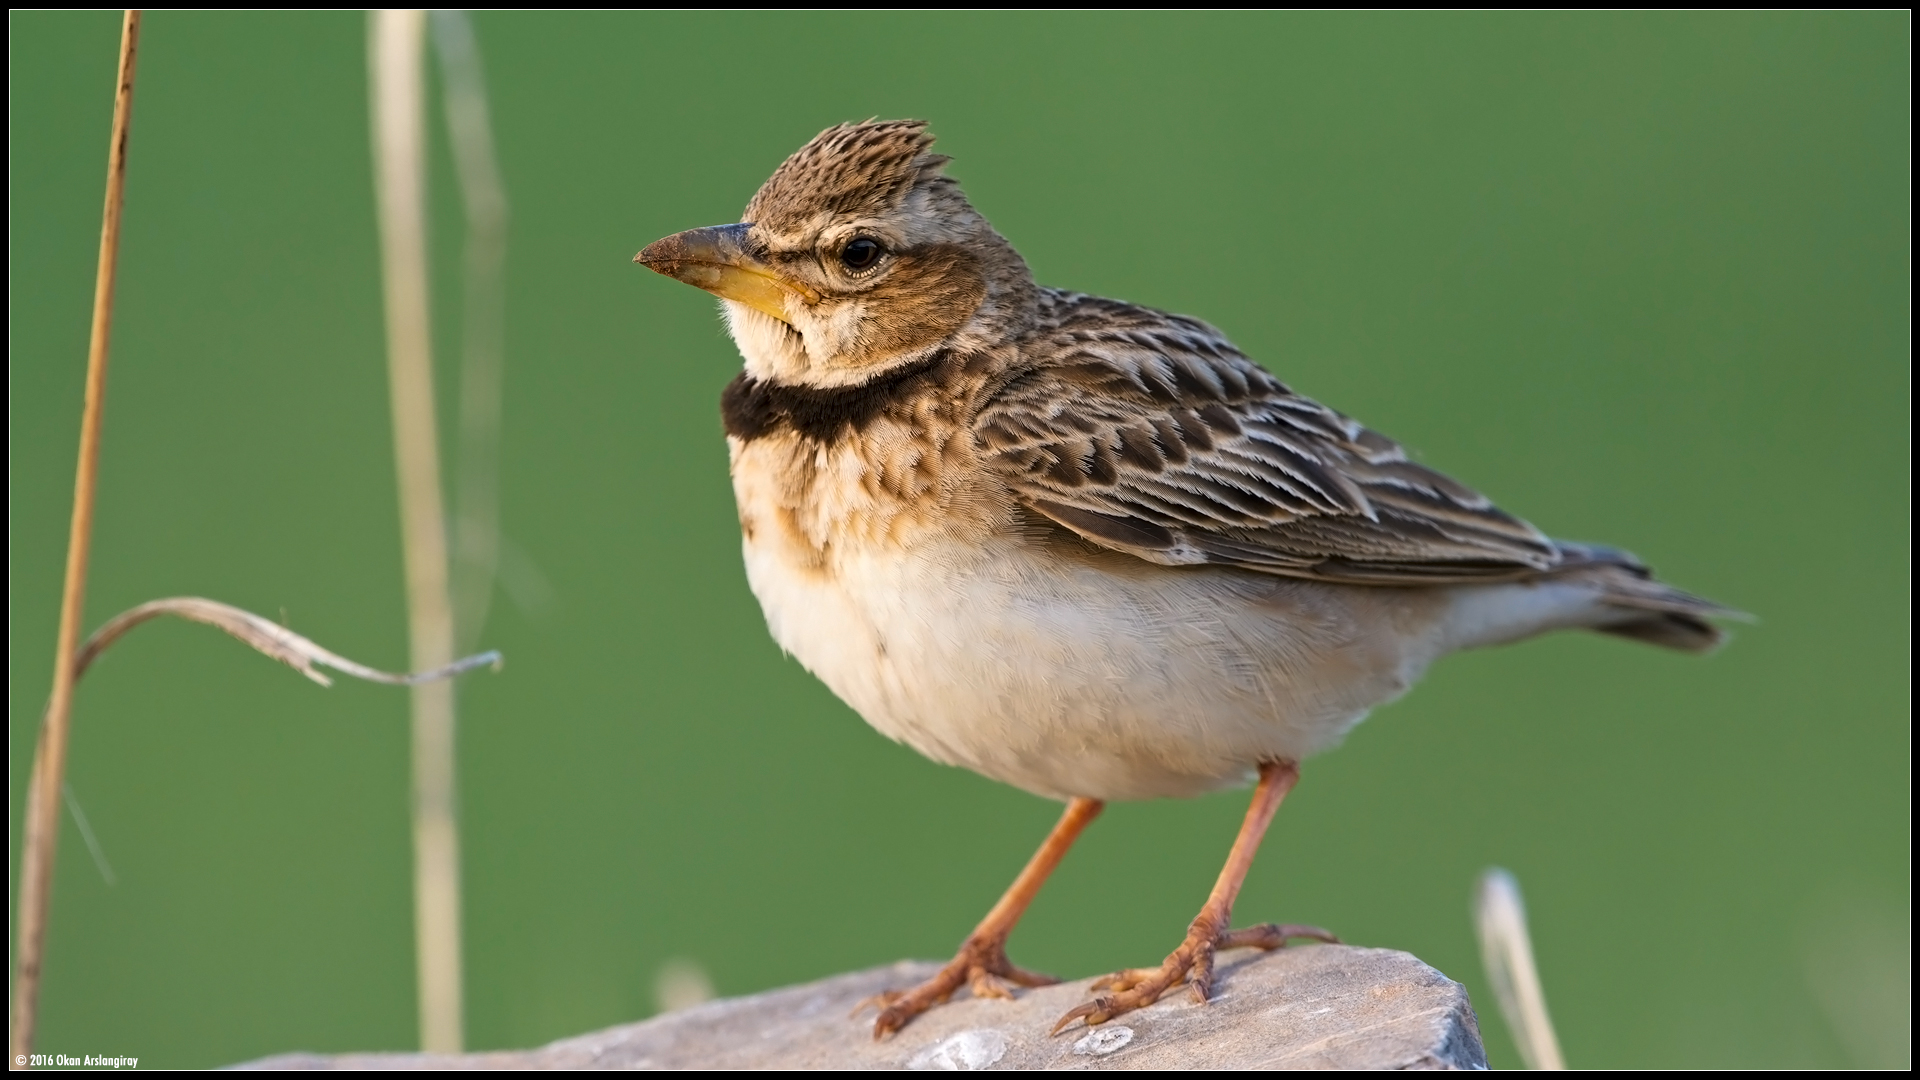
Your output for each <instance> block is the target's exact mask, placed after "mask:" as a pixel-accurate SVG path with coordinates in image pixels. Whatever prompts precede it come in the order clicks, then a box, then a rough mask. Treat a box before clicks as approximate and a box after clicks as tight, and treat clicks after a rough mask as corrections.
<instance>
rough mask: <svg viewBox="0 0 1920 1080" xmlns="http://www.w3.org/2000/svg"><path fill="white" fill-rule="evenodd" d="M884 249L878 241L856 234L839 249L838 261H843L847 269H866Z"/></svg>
mask: <svg viewBox="0 0 1920 1080" xmlns="http://www.w3.org/2000/svg"><path fill="white" fill-rule="evenodd" d="M884 250H885V249H883V248H882V247H881V246H880V243H879V241H877V240H873V239H871V238H869V237H865V236H856V237H854V238H853V239H851V240H849V241H847V246H846V247H843V248H841V249H840V261H841V262H843V263H845V264H846V267H847V269H849V270H856V271H857V270H866V269H870V268H871V267H872V266H873V264H874V263H877V262H879V261H880V256H881V254H882V253H883V252H884Z"/></svg>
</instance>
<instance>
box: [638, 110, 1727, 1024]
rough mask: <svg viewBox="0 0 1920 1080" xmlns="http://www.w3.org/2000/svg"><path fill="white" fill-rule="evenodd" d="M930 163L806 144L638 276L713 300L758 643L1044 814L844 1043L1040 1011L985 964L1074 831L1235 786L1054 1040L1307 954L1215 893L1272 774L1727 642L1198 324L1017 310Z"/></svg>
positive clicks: (1623, 565)
mask: <svg viewBox="0 0 1920 1080" xmlns="http://www.w3.org/2000/svg"><path fill="white" fill-rule="evenodd" d="M932 143H933V138H932V136H931V135H929V134H928V133H927V130H926V124H925V123H923V122H920V121H887V122H868V123H863V124H844V125H841V126H838V127H833V128H829V129H827V130H826V131H824V132H821V133H820V135H819V136H817V137H816V138H815V139H814V140H813V141H812V142H809V143H808V144H807V145H806V146H803V147H801V148H800V150H799V151H798V152H796V153H795V154H794V155H793V156H792V157H790V158H788V159H787V160H786V162H785V163H784V164H782V165H781V166H780V168H779V169H777V170H775V172H774V174H773V176H772V177H771V178H770V179H768V180H767V182H766V184H765V185H763V186H762V187H761V188H760V191H759V193H758V194H756V195H754V197H753V201H752V202H750V203H749V204H748V205H747V210H746V214H745V215H744V218H743V220H742V221H741V222H739V223H738V224H733V225H716V226H712V227H709V228H702V229H693V230H690V231H688V232H683V233H678V234H676V235H673V236H669V237H666V238H665V239H662V240H657V241H655V242H653V243H652V244H649V245H648V246H647V247H646V249H645V250H643V251H642V252H640V254H639V255H637V256H635V261H637V262H640V263H643V264H644V265H646V266H647V267H648V268H649V269H652V270H655V271H658V272H659V273H662V274H665V275H668V276H669V277H674V278H677V279H679V280H681V281H684V282H687V283H688V284H690V285H696V286H698V287H700V288H702V289H705V290H707V291H708V292H711V293H713V294H715V295H717V296H719V297H720V298H721V301H722V302H721V308H722V310H723V311H724V313H725V315H726V318H727V323H728V326H729V328H730V330H731V331H732V334H733V339H734V341H735V343H736V344H737V345H738V346H739V348H740V353H741V355H742V357H744V358H745V361H746V365H745V371H744V372H743V373H742V374H741V375H740V376H739V377H738V378H736V379H735V380H734V381H733V382H732V383H731V384H730V385H728V387H727V388H726V391H725V393H724V394H723V395H722V397H721V414H722V418H723V419H724V421H725V425H726V432H727V447H728V451H729V453H730V455H731V460H732V473H733V487H734V496H735V498H736V500H737V501H738V504H739V511H740V531H741V534H742V536H743V546H744V550H745V555H746V566H747V578H748V581H749V582H750V583H751V585H752V587H753V592H754V595H755V596H757V597H758V598H759V600H760V605H761V608H762V610H763V611H764V612H765V613H766V618H767V625H768V628H769V629H770V630H771V631H772V632H773V636H774V639H775V640H776V641H778V642H779V643H780V645H781V646H782V647H783V648H784V649H786V650H787V651H788V652H789V653H791V654H793V655H794V656H795V657H797V658H798V659H799V660H800V662H801V663H802V664H804V665H806V667H807V669H808V670H809V671H811V672H813V673H814V674H815V675H817V676H818V677H819V678H820V679H822V680H823V681H825V682H826V684H827V685H828V686H829V687H831V688H832V689H833V691H834V693H836V694H838V695H839V696H840V698H841V699H842V700H844V701H845V702H847V704H849V705H851V706H852V707H853V708H854V709H855V710H856V711H858V712H859V713H860V715H861V716H863V717H864V718H866V720H867V722H868V723H870V724H872V725H873V726H874V727H875V728H877V729H879V730H880V732H881V733H883V734H885V735H887V736H889V737H890V738H893V739H897V740H899V741H901V742H904V743H906V744H907V745H909V746H911V747H913V748H914V749H916V750H918V751H920V752H921V753H923V754H925V755H926V756H928V757H930V758H932V759H933V760H935V761H939V762H944V763H946V764H950V765H961V766H965V767H966V768H969V769H972V770H974V771H976V772H979V773H981V774H983V775H986V776H989V777H992V778H994V779H996V780H1001V781H1004V782H1006V783H1009V784H1012V785H1014V786H1016V787H1019V788H1022V789H1024V790H1026V791H1030V792H1033V793H1034V794H1037V795H1042V796H1046V797H1049V798H1055V799H1062V800H1065V801H1066V803H1067V808H1066V812H1065V814H1064V816H1062V817H1061V819H1060V823H1059V824H1058V825H1057V826H1055V828H1054V830H1053V833H1052V834H1051V835H1050V836H1048V837H1047V840H1046V842H1045V843H1044V844H1042V845H1041V847H1040V850H1039V851H1038V852H1037V853H1036V854H1035V855H1034V856H1033V859H1032V860H1031V861H1030V862H1029V863H1028V864H1027V867H1026V869H1025V870H1023V871H1022V872H1021V873H1020V876H1019V877H1018V878H1017V879H1016V880H1015V881H1014V883H1013V885H1012V887H1011V888H1009V889H1008V890H1007V893H1006V895H1005V896H1003V897H1002V898H1001V900H1000V902H999V903H998V904H996V905H995V906H994V908H993V910H992V911H990V912H989V913H988V914H987V916H986V918H985V919H983V920H982V921H981V922H980V925H979V926H978V927H977V928H975V929H974V931H973V933H972V934H971V935H969V936H968V938H967V940H966V942H965V943H964V944H962V945H961V947H960V951H959V954H958V955H957V956H955V957H954V959H953V961H952V962H951V963H949V964H947V965H946V966H945V967H944V968H943V969H942V970H941V971H940V973H939V974H937V975H935V976H934V977H933V978H932V979H930V980H928V981H927V982H926V983H924V984H922V985H920V986H918V987H915V988H913V989H911V990H907V991H904V992H895V993H890V994H888V995H885V997H884V999H883V1000H882V1001H881V1002H880V1004H881V1005H882V1006H883V1007H882V1009H881V1012H880V1016H879V1019H878V1020H877V1021H875V1024H874V1035H875V1037H882V1036H885V1035H886V1034H887V1033H889V1032H892V1031H896V1030H898V1029H899V1028H900V1027H901V1026H903V1025H905V1024H906V1023H908V1022H909V1021H910V1020H912V1019H913V1018H914V1017H915V1016H917V1015H919V1014H920V1013H922V1012H925V1011H926V1010H927V1009H929V1008H931V1007H932V1006H934V1005H936V1004H939V1003H940V1002H943V1001H945V1000H947V999H948V998H949V997H950V996H951V995H952V994H953V993H954V992H955V991H956V990H958V989H959V988H960V987H961V986H969V987H971V989H972V991H973V993H974V994H975V995H976V996H983V997H1008V996H1010V995H1011V992H1010V990H1009V987H1008V984H1017V985H1021V986H1037V985H1042V984H1045V983H1048V982H1052V981H1053V980H1052V979H1050V978H1048V977H1046V976H1043V975H1038V974H1035V973H1033V972H1029V971H1024V970H1022V969H1020V968H1017V967H1015V966H1014V965H1013V964H1012V963H1011V962H1009V961H1008V959H1007V954H1006V942H1007V937H1008V935H1009V934H1010V933H1011V932H1012V930H1013V927H1014V924H1015V923H1016V922H1017V921H1018V920H1019V918H1020V916H1021V914H1022V913H1023V912H1024V911H1025V910H1026V908H1027V905H1028V904H1029V903H1030V902H1031V901H1032V899H1033V897H1034V895H1035V894H1036V893H1037V892H1038V891H1039V889H1040V886H1041V884H1042V883H1043V882H1044V881H1045V880H1046V878H1047V876H1048V874H1049V873H1051V872H1052V870H1053V869H1054V867H1055V866H1056V865H1058V864H1059V862H1060V859H1061V858H1062V857H1063V856H1064V855H1065V854H1066V851H1067V848H1068V847H1069V846H1070V845H1072V843H1073V841H1074V839H1075V838H1076V837H1077V836H1079V834H1080V832H1081V830H1083V829H1084V828H1085V827H1086V826H1087V824H1088V823H1089V822H1091V821H1092V820H1093V818H1094V817H1095V816H1096V815H1097V814H1099V812H1100V809H1101V807H1102V805H1103V804H1104V803H1105V802H1106V801H1107V800H1111V799H1150V798H1156V797H1161V796H1171V795H1192V794H1196V793H1199V792H1204V791H1209V790H1213V789H1217V788H1222V787H1228V786H1233V785H1239V784H1244V783H1246V782H1248V781H1249V780H1257V785H1256V787H1255V790H1254V796H1253V804H1252V806H1251V807H1250V808H1249V809H1248V811H1247V816H1246V820H1245V823H1244V824H1243V825H1242V826H1241V828H1240V834H1239V836H1238V838H1236V839H1235V841H1234V844H1233V848H1232V850H1231V852H1230V853H1229V855H1228V857H1227V863H1226V866H1225V867H1224V868H1223V869H1222V870H1221V871H1220V877H1219V879H1218V881H1216V882H1215V884H1214V887H1213V891H1212V893H1211V894H1210V895H1209V896H1208V897H1207V900H1206V903H1205V904H1204V905H1203V906H1202V907H1201V909H1200V914H1199V915H1198V917H1196V918H1195V919H1194V920H1193V922H1192V924H1191V925H1190V926H1189V928H1188V930H1187V934H1186V937H1185V939H1184V940H1183V941H1181V943H1180V945H1179V947H1178V948H1176V949H1174V950H1173V952H1172V953H1171V954H1170V955H1168V956H1167V958H1166V959H1165V960H1164V961H1163V962H1162V963H1160V964H1159V965H1158V966H1156V967H1149V968H1141V969H1133V970H1127V971H1121V972H1117V973H1115V974H1113V975H1110V976H1108V977H1107V978H1106V979H1105V980H1103V981H1102V982H1099V983H1096V984H1095V988H1096V990H1099V989H1104V990H1105V991H1106V993H1104V994H1103V995H1101V996H1099V997H1096V998H1094V999H1093V1000H1092V1001H1089V1002H1087V1003H1086V1004H1083V1005H1081V1006H1080V1007H1078V1008H1076V1009H1074V1010H1072V1011H1071V1012H1069V1013H1067V1014H1066V1015H1065V1016H1063V1017H1062V1018H1061V1019H1060V1022H1059V1024H1058V1025H1056V1027H1055V1030H1056V1031H1057V1030H1059V1029H1060V1028H1062V1027H1065V1026H1066V1025H1068V1024H1070V1023H1071V1022H1073V1021H1074V1020H1084V1021H1085V1022H1086V1023H1088V1024H1099V1023H1102V1022H1104V1021H1106V1020H1108V1019H1110V1018H1112V1017H1114V1016H1118V1015H1120V1014H1122V1013H1125V1012H1128V1011H1131V1010H1133V1009H1138V1008H1140V1007H1142V1006H1145V1005H1148V1004H1151V1003H1152V1002H1154V1001H1155V1000H1157V999H1158V998H1159V997H1160V996H1161V995H1162V994H1164V993H1166V992H1167V991H1168V990H1170V989H1172V988H1174V987H1176V986H1178V985H1180V984H1181V983H1182V982H1185V983H1186V984H1188V986H1189V987H1190V988H1191V991H1192V994H1193V997H1194V998H1195V1000H1197V1001H1205V1000H1206V997H1207V992H1208V988H1209V984H1210V982H1211V979H1212V974H1213V957H1214V953H1215V951H1216V950H1219V949H1226V948H1232V947H1238V946H1253V947H1257V948H1262V949H1271V948H1279V947H1281V946H1284V945H1285V944H1286V942H1287V940H1288V939H1289V938H1317V939H1319V940H1323V941H1332V940H1334V938H1333V936H1332V935H1331V934H1328V933H1327V932H1326V931H1324V930H1320V929H1317V928H1315V927H1308V926H1288V925H1274V924H1266V925H1262V926H1255V927H1252V928H1250V929H1243V930H1234V929H1232V928H1231V923H1230V919H1231V915H1232V911H1233V902H1234V897H1235V896H1236V894H1237V893H1238V892H1239V889H1240V883H1241V881H1242V880H1243V879H1244V878H1245V876H1246V873H1247V870H1248V868H1249V867H1250V866H1251V865H1252V862H1253V856H1254V852H1255V850H1256V849H1257V848H1258V847H1259V844H1260V838H1261V836H1262V835H1263V834H1264V833H1265V831H1266V828H1267V823H1268V822H1269V821H1270V820H1271V819H1272V817H1273V814H1274V811H1275V810H1277V809H1278V808H1279V805H1280V801H1281V799H1282V798H1284V797H1285V795H1286V793H1287V791H1288V790H1289V789H1290V788H1292V786H1293V784H1294V781H1295V780H1296V779H1297V778H1298V776H1299V769H1298V763H1299V762H1300V761H1301V760H1302V759H1303V758H1305V757H1307V756H1308V755H1310V754H1313V753H1316V752H1318V751H1321V750H1325V749H1328V748H1330V747H1332V746H1334V745H1335V744H1337V743H1338V742H1339V741H1340V739H1341V737H1342V736H1343V735H1345V734H1346V732H1347V731H1348V730H1349V729H1350V728H1352V727H1353V725H1355V724H1357V723H1359V722H1360V720H1361V719H1362V718H1364V717H1365V716H1366V714H1367V712H1368V710H1370V709H1372V708H1373V707H1374V706H1376V705H1380V704H1382V703H1384V702H1387V701H1391V700H1393V699H1394V698H1396V697H1399V696H1400V695H1401V694H1402V693H1404V692H1405V691H1406V690H1407V688H1408V687H1409V686H1411V685H1412V684H1413V682H1414V681H1415V680H1416V679H1418V678H1419V677H1420V675H1421V674H1422V672H1424V671H1425V669H1426V667H1427V665H1428V664H1429V663H1431V662H1432V661H1434V660H1436V659H1438V658H1439V657H1440V656H1443V655H1445V654H1447V653H1450V652H1453V651H1455V650H1459V649H1469V648H1475V647H1478V646H1482V645H1496V644H1502V643H1505V642H1510V641H1517V640H1519V639H1521V638H1525V637H1530V636H1532V635H1534V634H1538V633H1542V632H1544V631H1547V630H1556V629H1562V628H1568V627H1580V628H1586V629H1592V630H1600V631H1603V632H1605V633H1610V634H1618V635H1621V636H1623V637H1630V638H1636V639H1639V640H1641V641H1645V642H1649V643H1651V644H1655V645H1661V646H1665V647H1668V648H1674V649H1682V650H1687V651H1692V652H1702V651H1706V650H1708V649H1711V648H1713V647H1714V646H1715V645H1716V644H1718V643H1719V641H1720V632H1719V631H1718V630H1717V629H1716V628H1715V627H1714V626H1713V625H1711V624H1710V623H1708V622H1707V621H1706V617H1708V616H1714V615H1723V614H1728V612H1726V610H1725V609H1722V608H1720V607H1718V606H1716V605H1714V604H1711V603H1709V602H1707V601H1704V600H1701V599H1699V598H1697V597H1694V596H1690V595H1688V594H1686V593H1683V592H1680V591H1679V590H1676V589H1673V588H1670V587H1668V586H1666V585H1663V584H1661V583H1659V582H1657V581H1655V580H1653V578H1652V576H1651V574H1650V573H1649V572H1648V570H1647V568H1646V567H1644V566H1642V565H1641V564H1640V563H1639V562H1638V561H1636V560H1635V559H1634V558H1633V557H1632V556H1631V555H1627V554H1625V553H1623V552H1620V551H1615V550H1611V549H1608V548H1602V547H1594V546H1589V545H1585V544H1570V543H1565V542H1562V541H1557V540H1551V539H1549V538H1547V537H1546V536H1545V535H1543V534H1542V533H1540V532H1539V531H1538V530H1536V529H1535V528H1534V527H1533V526H1531V525H1529V524H1527V523H1526V522H1524V521H1521V520H1520V519H1518V518H1516V517H1513V516H1511V515H1508V514H1506V513H1503V512H1502V511H1500V510H1499V509H1497V508H1496V507H1495V506H1494V505H1493V504H1492V503H1491V502H1489V501H1488V500H1487V499H1486V498H1485V497H1484V496H1482V495H1480V494H1478V493H1477V492H1475V491H1473V490H1471V489H1470V488H1467V487H1465V486H1464V485H1462V484H1459V483H1457V482H1455V481H1453V480H1451V479H1448V478H1447V477H1445V476H1442V475H1440V474H1439V473H1437V472H1434V471H1433V470H1431V469H1428V468H1425V467H1424V466H1421V465H1417V464H1415V463H1413V462H1412V461H1409V460H1408V459H1407V456H1406V454H1405V453H1404V452H1403V451H1402V450H1401V448H1400V447H1399V446H1398V445H1397V444H1395V443H1394V442H1393V441H1392V440H1390V439H1388V438H1386V437H1385V436H1382V435H1380V434H1378V433H1376V432H1373V431H1370V430H1368V429H1367V428H1364V427H1362V426H1360V425H1359V424H1358V423H1356V422H1354V421H1353V420H1350V419H1348V418H1347V417H1345V416H1343V415H1341V414H1340V413H1337V412H1334V411H1333V410H1332V409H1329V408H1326V407H1325V406H1322V405H1319V404H1317V403H1315V402H1313V401H1309V400H1308V399H1306V398H1304V397H1301V396H1300V395H1298V394H1295V393H1293V392H1292V391H1291V390H1289V389H1287V387H1286V386H1285V385H1284V384H1282V383H1281V382H1280V380H1278V379H1276V378H1274V377H1273V376H1272V375H1271V374H1269V373H1268V372H1267V371H1266V370H1265V369H1264V368H1262V367H1260V366H1259V365H1258V364H1255V363H1254V362H1253V361H1251V360H1249V359H1247V357H1245V356H1244V355H1242V354H1241V353H1240V351H1239V350H1238V349H1236V348H1234V346H1233V343H1232V342H1230V341H1228V340H1227V339H1226V337H1225V336H1223V335H1222V334H1221V333H1220V332H1219V331H1218V330H1215V329H1214V328H1213V327H1211V326H1208V325H1206V324H1205V323H1202V322H1200V321H1198V320H1196V319H1190V318H1187V317H1185V316H1181V315H1169V314H1167V313H1165V312H1162V311H1155V310H1153V309H1152V308H1146V307H1141V306H1139V305H1137V304H1129V303H1125V302H1122V301H1118V300H1103V299H1099V298H1097V297H1092V296H1084V295H1081V294H1079V293H1073V292H1064V291H1062V290H1059V289H1050V288H1045V287H1042V286H1040V285H1036V284H1035V283H1034V280H1033V276H1032V274H1031V273H1029V272H1028V270H1027V264H1026V263H1025V262H1024V261H1023V260H1022V259H1021V258H1020V255H1019V253H1018V252H1016V251H1014V249H1013V245H1011V244H1009V243H1008V242H1007V240H1006V239H1005V238H1004V237H1002V236H1001V235H1000V234H999V233H997V232H995V231H994V229H993V227H992V226H991V225H989V224H988V223H987V221H986V219H985V218H983V217H981V216H980V214H979V213H978V212H977V211H975V210H974V208H973V207H972V205H971V204H969V203H968V202H967V198H966V196H965V195H963V194H962V193H961V191H960V186H959V184H957V183H956V182H955V181H954V180H953V179H952V178H950V177H948V176H946V175H945V174H944V171H943V170H944V167H945V166H946V164H947V160H948V159H947V158H946V157H944V156H942V155H938V154H934V153H932V152H931V150H930V148H931V146H932Z"/></svg>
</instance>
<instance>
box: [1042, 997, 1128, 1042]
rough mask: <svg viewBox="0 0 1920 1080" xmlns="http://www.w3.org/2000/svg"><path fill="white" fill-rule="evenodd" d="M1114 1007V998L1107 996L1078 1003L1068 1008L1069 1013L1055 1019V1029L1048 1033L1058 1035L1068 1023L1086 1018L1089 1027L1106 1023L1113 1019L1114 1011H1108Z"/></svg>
mask: <svg viewBox="0 0 1920 1080" xmlns="http://www.w3.org/2000/svg"><path fill="white" fill-rule="evenodd" d="M1112 1007H1113V999H1112V998H1105V997H1098V998H1094V999H1093V1000H1092V1001H1089V1002H1087V1003H1086V1004H1085V1005H1078V1006H1075V1007H1074V1008H1072V1009H1069V1010H1067V1014H1066V1015H1065V1016H1062V1017H1061V1018H1060V1019H1058V1020H1056V1021H1054V1023H1053V1030H1052V1031H1050V1032H1048V1033H1047V1034H1049V1035H1058V1034H1060V1032H1061V1031H1062V1030H1063V1029H1065V1028H1066V1026H1067V1025H1069V1024H1071V1023H1073V1022H1074V1021H1075V1020H1085V1021H1086V1022H1087V1026H1088V1027H1093V1026H1094V1025H1096V1024H1104V1023H1106V1022H1107V1021H1109V1020H1111V1019H1113V1013H1111V1012H1110V1011H1108V1010H1110V1009H1111V1008H1112Z"/></svg>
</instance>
